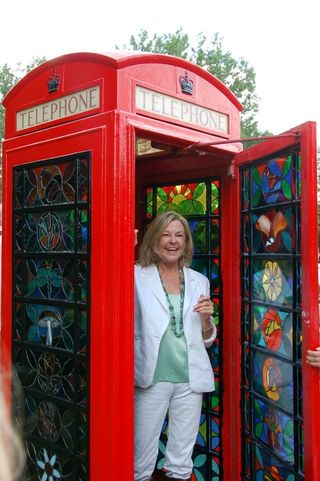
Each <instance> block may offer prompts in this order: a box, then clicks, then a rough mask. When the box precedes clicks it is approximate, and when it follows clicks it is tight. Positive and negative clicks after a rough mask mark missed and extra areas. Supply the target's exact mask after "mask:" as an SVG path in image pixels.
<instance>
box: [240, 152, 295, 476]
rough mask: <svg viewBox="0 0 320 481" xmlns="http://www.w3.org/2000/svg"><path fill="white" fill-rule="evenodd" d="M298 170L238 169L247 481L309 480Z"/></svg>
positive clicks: (290, 160) (277, 165)
mask: <svg viewBox="0 0 320 481" xmlns="http://www.w3.org/2000/svg"><path fill="white" fill-rule="evenodd" d="M300 169H301V165H300V157H299V153H298V152H297V151H296V150H293V151H292V152H288V153H287V154H281V155H279V156H275V157H274V158H272V159H267V160H262V161H261V162H259V163H258V162H257V163H255V165H254V166H248V167H243V168H242V169H241V208H242V211H241V226H242V231H241V239H242V244H241V247H242V261H241V269H242V272H241V280H242V297H243V303H242V314H241V317H242V372H243V376H242V401H243V405H244V419H243V423H242V440H243V452H244V465H243V473H244V474H243V477H242V479H243V481H249V480H251V479H255V480H261V481H262V480H264V479H266V480H267V479H268V480H270V481H271V480H272V481H274V480H276V481H280V480H281V481H293V480H297V481H303V480H304V474H303V465H304V448H303V436H302V399H303V395H302V374H301V364H299V363H300V360H301V352H302V330H301V279H302V272H301V252H300V241H299V239H300V237H301V232H300V219H301V206H300V199H299V197H300Z"/></svg>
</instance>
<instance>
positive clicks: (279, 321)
mask: <svg viewBox="0 0 320 481" xmlns="http://www.w3.org/2000/svg"><path fill="white" fill-rule="evenodd" d="M252 341H253V343H254V344H256V345H257V346H259V347H262V348H265V349H268V350H269V351H270V352H274V353H277V354H278V355H280V356H283V357H285V358H287V359H292V352H293V345H292V312H284V311H280V310H276V309H272V308H267V307H265V306H259V305H254V306H253V337H252Z"/></svg>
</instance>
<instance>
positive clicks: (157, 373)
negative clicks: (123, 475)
mask: <svg viewBox="0 0 320 481" xmlns="http://www.w3.org/2000/svg"><path fill="white" fill-rule="evenodd" d="M192 251H193V244H192V237H191V233H190V230H189V226H188V223H187V221H186V220H185V219H184V218H183V217H182V216H180V215H179V214H177V213H175V212H166V213H164V214H160V215H158V216H157V217H156V218H155V219H154V220H153V222H152V223H151V224H150V226H149V228H148V230H147V232H146V234H145V236H144V239H143V242H142V245H141V248H140V257H139V261H138V265H136V266H135V478H134V479H135V481H149V480H155V479H156V478H155V475H153V476H152V473H153V471H154V468H155V463H156V459H157V453H158V442H159V436H160V433H161V428H162V425H163V421H164V419H165V416H166V413H167V411H168V413H169V425H168V442H167V447H166V454H165V465H164V471H163V473H164V474H165V475H166V479H168V480H169V479H171V480H181V479H183V480H190V479H191V472H192V467H193V464H192V459H191V456H192V452H193V447H194V444H195V441H196V437H197V432H198V428H199V421H200V414H201V405H202V394H203V393H204V392H209V391H213V390H214V376H213V371H212V368H211V364H210V359H209V356H208V354H207V351H206V347H210V346H211V344H212V343H213V341H214V339H215V337H216V328H215V326H214V324H213V319H212V314H213V303H212V302H211V300H210V297H209V281H208V279H207V278H206V277H205V276H203V275H202V274H199V273H198V272H195V271H193V270H192V269H189V268H188V267H187V266H188V265H189V264H190V262H191V258H192Z"/></svg>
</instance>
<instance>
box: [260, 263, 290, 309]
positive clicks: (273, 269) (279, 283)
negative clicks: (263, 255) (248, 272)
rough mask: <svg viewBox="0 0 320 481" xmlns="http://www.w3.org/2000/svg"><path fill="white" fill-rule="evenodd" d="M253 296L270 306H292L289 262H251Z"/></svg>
mask: <svg viewBox="0 0 320 481" xmlns="http://www.w3.org/2000/svg"><path fill="white" fill-rule="evenodd" d="M252 268H253V296H254V298H256V299H258V300H260V301H263V302H270V303H272V304H278V305H280V306H283V305H292V300H293V297H292V296H293V266H292V262H291V261H282V260H276V259H275V258H274V257H272V258H270V259H268V260H260V259H259V260H258V259H256V260H252Z"/></svg>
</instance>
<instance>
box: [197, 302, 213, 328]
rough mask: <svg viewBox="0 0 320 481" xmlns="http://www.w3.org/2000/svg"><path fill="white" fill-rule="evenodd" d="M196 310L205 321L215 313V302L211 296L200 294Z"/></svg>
mask: <svg viewBox="0 0 320 481" xmlns="http://www.w3.org/2000/svg"><path fill="white" fill-rule="evenodd" d="M193 310H194V311H195V312H198V314H199V316H200V319H201V321H202V322H205V321H207V320H208V319H209V317H210V316H212V315H213V302H212V301H211V299H210V297H207V296H200V297H199V299H198V304H196V305H195V306H194V308H193Z"/></svg>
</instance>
